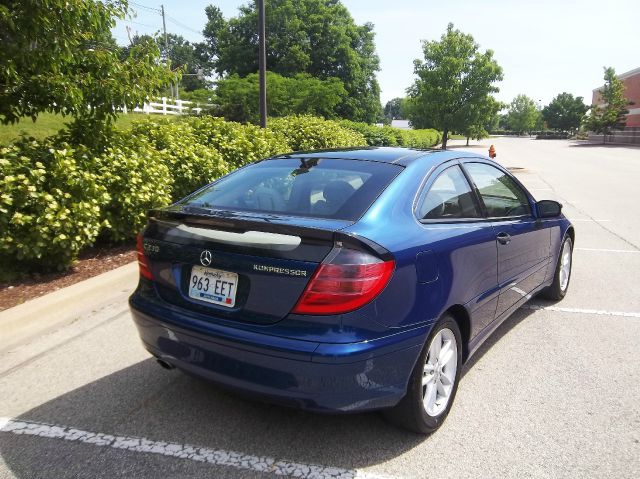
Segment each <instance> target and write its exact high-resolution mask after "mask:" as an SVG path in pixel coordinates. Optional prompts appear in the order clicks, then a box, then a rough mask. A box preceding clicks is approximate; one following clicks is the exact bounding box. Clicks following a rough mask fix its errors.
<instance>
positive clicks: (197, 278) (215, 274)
mask: <svg viewBox="0 0 640 479" xmlns="http://www.w3.org/2000/svg"><path fill="white" fill-rule="evenodd" d="M237 289H238V275H237V274H236V273H230V272H228V271H222V270H219V269H214V268H206V267H204V266H194V267H193V268H191V276H190V277H189V297H190V298H194V299H199V300H200V301H206V302H207V303H213V304H219V305H220V306H226V307H228V308H233V307H234V306H235V304H236V291H237Z"/></svg>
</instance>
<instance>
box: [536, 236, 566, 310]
mask: <svg viewBox="0 0 640 479" xmlns="http://www.w3.org/2000/svg"><path fill="white" fill-rule="evenodd" d="M572 269H573V241H572V240H571V238H570V237H569V236H566V237H565V238H564V241H563V242H562V246H561V247H560V254H559V255H558V263H557V264H556V271H555V273H554V275H553V283H551V286H549V287H547V288H545V289H543V290H542V291H541V292H540V296H541V297H542V298H545V299H550V300H552V301H560V300H561V299H562V298H564V297H565V295H566V294H567V291H568V289H569V281H570V280H571V271H572Z"/></svg>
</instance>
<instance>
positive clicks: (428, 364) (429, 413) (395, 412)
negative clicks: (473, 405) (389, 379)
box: [384, 315, 462, 434]
mask: <svg viewBox="0 0 640 479" xmlns="http://www.w3.org/2000/svg"><path fill="white" fill-rule="evenodd" d="M438 342H439V344H437V343H438ZM447 343H448V344H447ZM444 347H447V350H448V351H451V352H450V353H449V354H448V355H447V359H446V360H445V361H444V362H441V361H442V360H443V359H444V356H445V353H443V349H444ZM454 347H455V350H453V351H452V349H453V348H454ZM436 348H437V349H438V350H439V354H433V353H434V351H435V350H436ZM436 358H437V361H436ZM461 369H462V339H461V335H460V328H459V327H458V323H457V322H456V320H455V319H454V318H453V317H451V316H449V315H445V316H443V317H442V318H441V319H440V321H438V323H437V324H436V325H435V326H434V327H433V329H432V331H431V333H430V334H429V337H428V339H427V341H426V343H425V345H424V348H423V349H422V352H421V353H420V357H419V358H418V361H417V362H416V365H415V367H414V370H413V372H412V373H411V377H410V378H409V384H408V386H407V394H406V395H405V397H404V398H402V400H401V401H400V402H399V403H398V404H397V405H396V406H395V407H394V408H392V409H388V410H386V411H384V414H385V417H386V418H387V419H388V420H389V421H390V422H392V423H394V424H395V425H397V426H399V427H402V428H404V429H408V430H410V431H413V432H416V433H418V434H431V433H432V432H434V431H435V430H436V429H438V428H439V427H440V426H441V425H442V423H443V422H444V420H445V418H446V417H447V414H449V410H450V409H451V405H452V404H453V400H454V399H455V396H456V391H457V390H458V381H459V379H460V370H461ZM428 371H433V372H432V373H431V374H429V372H428ZM429 378H430V379H429ZM423 379H424V381H426V382H425V384H424V385H423ZM447 382H449V384H446V383H447ZM440 388H441V389H440ZM441 392H446V393H447V394H446V396H443V395H442V394H441ZM427 394H429V397H428V398H426V396H427Z"/></svg>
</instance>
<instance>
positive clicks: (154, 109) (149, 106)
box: [122, 97, 214, 115]
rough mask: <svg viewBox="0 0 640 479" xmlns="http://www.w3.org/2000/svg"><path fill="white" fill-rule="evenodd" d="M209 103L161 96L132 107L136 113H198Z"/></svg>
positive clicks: (124, 111) (124, 108)
mask: <svg viewBox="0 0 640 479" xmlns="http://www.w3.org/2000/svg"><path fill="white" fill-rule="evenodd" d="M212 106H214V105H212V104H211V103H197V102H193V101H187V100H173V99H167V98H166V97H162V98H161V99H160V102H157V101H156V102H154V101H150V102H148V103H144V104H143V105H142V107H139V106H138V107H136V108H134V109H133V111H134V112H136V113H145V114H147V115H199V114H200V113H201V112H202V110H203V109H204V108H208V107H212ZM122 112H123V113H128V110H127V107H126V106H125V107H123V108H122Z"/></svg>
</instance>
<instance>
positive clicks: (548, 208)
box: [536, 200, 562, 218]
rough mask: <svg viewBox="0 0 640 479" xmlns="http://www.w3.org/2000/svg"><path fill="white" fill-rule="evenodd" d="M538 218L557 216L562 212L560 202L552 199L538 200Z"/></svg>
mask: <svg viewBox="0 0 640 479" xmlns="http://www.w3.org/2000/svg"><path fill="white" fill-rule="evenodd" d="M536 210H537V211H538V218H557V217H558V216H560V214H561V213H562V204H560V203H558V202H557V201H553V200H540V201H538V202H537V203H536Z"/></svg>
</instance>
